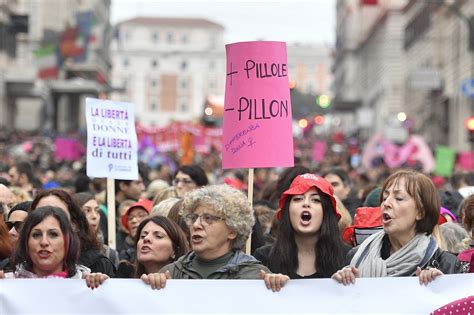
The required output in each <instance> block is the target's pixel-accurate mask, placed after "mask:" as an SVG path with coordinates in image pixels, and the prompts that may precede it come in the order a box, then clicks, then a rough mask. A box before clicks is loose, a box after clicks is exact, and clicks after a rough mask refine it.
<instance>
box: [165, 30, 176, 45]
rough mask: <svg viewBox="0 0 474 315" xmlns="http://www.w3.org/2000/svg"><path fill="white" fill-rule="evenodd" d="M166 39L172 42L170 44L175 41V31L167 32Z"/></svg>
mask: <svg viewBox="0 0 474 315" xmlns="http://www.w3.org/2000/svg"><path fill="white" fill-rule="evenodd" d="M166 40H167V42H168V43H170V44H172V43H173V41H174V36H173V33H172V32H168V33H167V34H166Z"/></svg>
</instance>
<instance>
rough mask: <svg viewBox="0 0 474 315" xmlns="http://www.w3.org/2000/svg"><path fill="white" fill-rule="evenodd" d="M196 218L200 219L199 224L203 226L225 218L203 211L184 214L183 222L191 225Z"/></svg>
mask: <svg viewBox="0 0 474 315" xmlns="http://www.w3.org/2000/svg"><path fill="white" fill-rule="evenodd" d="M198 218H199V220H200V221H201V224H202V225H205V226H207V225H211V224H212V223H214V222H216V221H219V220H225V219H224V218H221V217H218V216H215V215H212V214H209V213H203V214H195V213H190V214H188V215H186V216H184V223H186V225H193V224H194V222H196V220H197V219H198Z"/></svg>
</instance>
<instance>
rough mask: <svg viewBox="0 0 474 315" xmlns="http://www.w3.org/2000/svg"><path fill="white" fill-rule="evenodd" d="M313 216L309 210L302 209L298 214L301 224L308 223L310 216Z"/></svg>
mask: <svg viewBox="0 0 474 315" xmlns="http://www.w3.org/2000/svg"><path fill="white" fill-rule="evenodd" d="M312 217H313V215H312V214H311V212H309V211H303V212H302V213H301V216H300V219H301V223H303V224H308V223H309V222H310V221H311V218H312Z"/></svg>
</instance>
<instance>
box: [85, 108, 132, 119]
mask: <svg viewBox="0 0 474 315" xmlns="http://www.w3.org/2000/svg"><path fill="white" fill-rule="evenodd" d="M91 117H100V118H108V119H121V120H128V112H127V111H126V110H119V109H109V108H98V107H91Z"/></svg>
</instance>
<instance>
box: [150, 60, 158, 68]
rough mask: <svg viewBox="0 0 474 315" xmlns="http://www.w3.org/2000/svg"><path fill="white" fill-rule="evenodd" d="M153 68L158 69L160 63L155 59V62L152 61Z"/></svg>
mask: <svg viewBox="0 0 474 315" xmlns="http://www.w3.org/2000/svg"><path fill="white" fill-rule="evenodd" d="M151 67H152V68H158V61H156V60H155V59H153V60H152V61H151Z"/></svg>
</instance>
